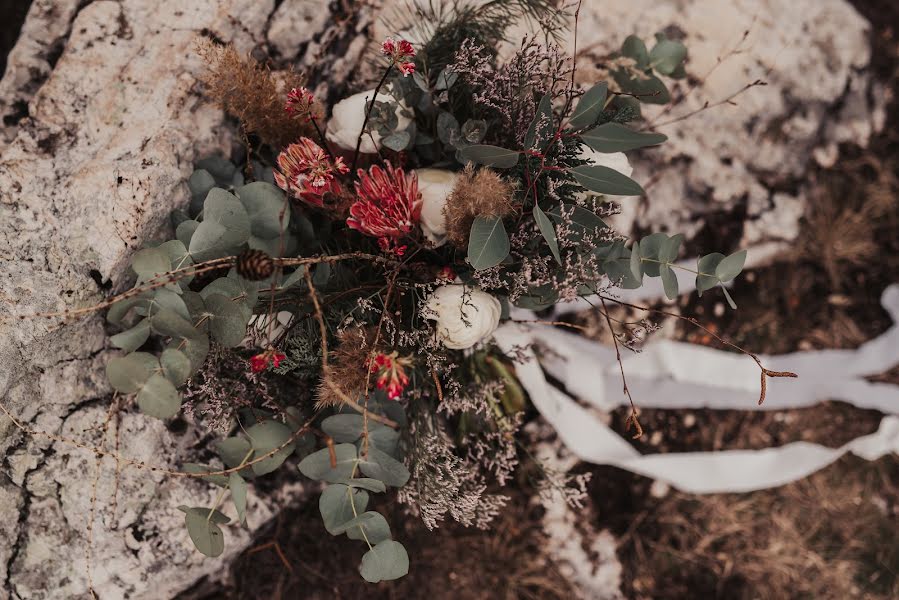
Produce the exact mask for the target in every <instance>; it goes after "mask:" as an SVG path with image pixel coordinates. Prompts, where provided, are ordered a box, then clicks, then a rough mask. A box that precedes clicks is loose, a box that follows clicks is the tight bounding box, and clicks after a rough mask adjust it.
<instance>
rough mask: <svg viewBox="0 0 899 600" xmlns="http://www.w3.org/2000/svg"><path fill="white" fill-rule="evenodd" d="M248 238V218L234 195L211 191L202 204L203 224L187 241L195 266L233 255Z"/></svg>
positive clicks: (221, 190)
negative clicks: (196, 263)
mask: <svg viewBox="0 0 899 600" xmlns="http://www.w3.org/2000/svg"><path fill="white" fill-rule="evenodd" d="M249 238H250V217H249V216H248V215H247V211H246V209H245V208H244V207H243V204H241V202H240V200H238V199H237V197H236V196H234V194H231V193H229V192H227V191H225V190H223V189H221V188H212V190H210V192H209V195H207V196H206V201H205V202H204V203H203V221H202V222H201V223H200V225H199V226H198V227H197V229H196V231H195V232H194V234H193V236H192V237H191V239H190V246H189V250H190V254H191V256H192V257H193V259H194V260H195V261H197V262H202V261H206V260H210V259H214V258H220V257H222V256H227V255H228V254H230V253H232V252H233V251H234V250H235V249H236V248H238V247H239V246H241V245H242V244H244V243H246V241H247V240H248V239H249Z"/></svg>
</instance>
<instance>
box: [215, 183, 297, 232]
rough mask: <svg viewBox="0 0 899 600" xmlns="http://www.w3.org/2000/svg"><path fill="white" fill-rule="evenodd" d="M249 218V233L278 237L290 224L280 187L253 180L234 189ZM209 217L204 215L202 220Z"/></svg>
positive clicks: (284, 198) (285, 198)
mask: <svg viewBox="0 0 899 600" xmlns="http://www.w3.org/2000/svg"><path fill="white" fill-rule="evenodd" d="M235 193H236V194H237V197H238V198H239V199H240V202H241V204H243V206H244V208H245V209H246V212H247V216H248V217H249V220H250V233H251V234H252V235H254V236H257V237H260V238H263V239H272V238H278V237H279V236H280V235H281V233H282V232H284V231H287V227H288V225H289V224H290V206H289V205H288V204H287V196H286V195H285V194H284V192H283V191H282V190H281V188H279V187H277V186H275V185H272V184H270V183H268V182H265V181H254V182H253V183H248V184H247V185H245V186H242V187H239V188H237V189H236V190H235ZM206 218H209V217H208V216H207V215H204V220H205V219H206Z"/></svg>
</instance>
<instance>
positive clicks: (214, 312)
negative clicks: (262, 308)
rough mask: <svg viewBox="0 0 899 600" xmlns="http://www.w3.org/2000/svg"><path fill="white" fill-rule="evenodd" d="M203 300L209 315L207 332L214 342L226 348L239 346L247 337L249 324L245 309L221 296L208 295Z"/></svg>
mask: <svg viewBox="0 0 899 600" xmlns="http://www.w3.org/2000/svg"><path fill="white" fill-rule="evenodd" d="M205 300H206V310H207V313H208V314H209V315H210V317H209V332H210V333H211V334H212V337H213V338H214V339H215V341H217V342H218V343H220V344H221V345H222V346H225V347H226V348H233V347H234V346H238V345H240V343H241V342H242V341H243V339H244V338H245V337H246V335H247V323H248V322H249V316H248V315H247V314H246V311H245V309H243V308H242V307H241V306H240V305H239V304H237V303H235V302H232V301H231V299H230V298H227V297H225V296H222V295H221V294H210V295H209V296H207V297H206V299H205Z"/></svg>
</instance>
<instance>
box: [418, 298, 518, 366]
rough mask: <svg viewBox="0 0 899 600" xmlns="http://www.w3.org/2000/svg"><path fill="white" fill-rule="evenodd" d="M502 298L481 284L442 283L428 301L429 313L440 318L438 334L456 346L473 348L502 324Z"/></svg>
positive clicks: (451, 347) (452, 347)
mask: <svg viewBox="0 0 899 600" xmlns="http://www.w3.org/2000/svg"><path fill="white" fill-rule="evenodd" d="M501 314H502V306H501V305H500V303H499V300H497V299H496V298H494V297H493V296H491V295H490V294H488V293H487V292H484V291H482V290H479V289H477V288H473V287H470V286H465V285H461V284H448V285H442V286H440V287H438V288H437V289H436V290H434V293H433V294H431V296H430V297H429V298H428V301H427V303H426V304H425V316H426V317H427V318H428V319H431V320H432V321H436V322H437V337H438V339H440V341H441V342H442V343H443V345H444V346H446V347H447V348H450V349H452V350H464V349H466V348H471V347H472V346H474V345H475V344H477V343H478V342H480V341H482V340H484V339H486V338H488V337H490V336H491V335H493V332H494V331H496V328H497V327H498V326H499V318H500V315H501Z"/></svg>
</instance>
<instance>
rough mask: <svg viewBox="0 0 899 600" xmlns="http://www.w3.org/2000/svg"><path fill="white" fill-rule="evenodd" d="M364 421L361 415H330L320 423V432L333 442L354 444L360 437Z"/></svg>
mask: <svg viewBox="0 0 899 600" xmlns="http://www.w3.org/2000/svg"><path fill="white" fill-rule="evenodd" d="M364 421H365V420H364V419H363V417H362V415H332V416H330V417H328V418H327V419H325V420H324V421H322V431H324V432H325V433H327V434H328V435H330V436H331V437H332V438H334V441H335V442H340V443H345V442H355V441H356V440H358V439H359V437H360V436H361V435H362V427H363V424H364Z"/></svg>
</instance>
